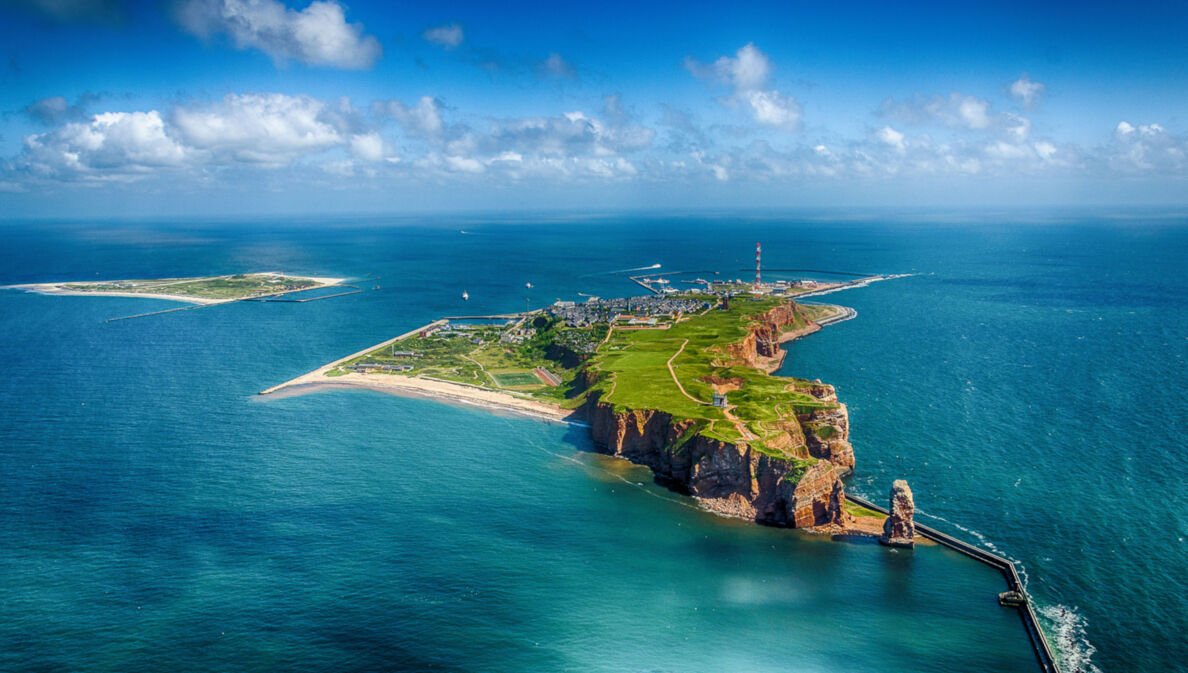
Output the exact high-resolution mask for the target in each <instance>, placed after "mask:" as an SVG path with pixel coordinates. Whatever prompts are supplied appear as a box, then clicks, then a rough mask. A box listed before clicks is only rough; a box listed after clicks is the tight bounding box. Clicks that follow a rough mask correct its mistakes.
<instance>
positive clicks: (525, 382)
mask: <svg viewBox="0 0 1188 673" xmlns="http://www.w3.org/2000/svg"><path fill="white" fill-rule="evenodd" d="M491 377H492V378H494V379H495V383H498V384H499V385H500V386H502V387H504V388H513V387H515V386H539V385H541V382H540V379H539V378H537V376H536V374H533V373H532V372H501V373H498V374H495V373H492V374H491Z"/></svg>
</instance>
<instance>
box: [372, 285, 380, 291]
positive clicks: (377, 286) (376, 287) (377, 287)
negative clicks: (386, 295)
mask: <svg viewBox="0 0 1188 673" xmlns="http://www.w3.org/2000/svg"><path fill="white" fill-rule="evenodd" d="M371 289H373V290H378V289H380V286H379V285H376V286H375V287H373V288H371Z"/></svg>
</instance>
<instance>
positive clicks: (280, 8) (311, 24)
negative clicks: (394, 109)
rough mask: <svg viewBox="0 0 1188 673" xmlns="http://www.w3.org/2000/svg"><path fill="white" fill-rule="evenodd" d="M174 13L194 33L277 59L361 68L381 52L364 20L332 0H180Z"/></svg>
mask: <svg viewBox="0 0 1188 673" xmlns="http://www.w3.org/2000/svg"><path fill="white" fill-rule="evenodd" d="M178 19H179V21H180V23H181V25H182V27H183V28H185V29H186V30H187V31H189V32H191V33H193V34H194V35H197V36H199V37H202V38H210V37H213V36H215V35H219V34H223V35H227V36H228V37H229V38H230V39H231V41H232V42H233V43H234V44H235V46H236V47H237V48H239V49H259V50H260V51H262V52H264V53H266V54H268V55H269V56H271V57H272V58H273V59H274V60H276V61H278V62H284V61H287V60H289V59H292V60H297V61H301V62H302V63H306V64H308V65H319V66H329V67H335V68H348V69H365V68H370V67H371V65H372V64H373V63H375V60H376V59H378V58H379V57H380V55H381V54H382V53H383V49H382V48H381V47H380V43H379V41H378V40H376V39H375V38H374V37H373V36H370V35H364V34H363V26H362V24H358V23H347V21H346V11H345V10H344V9H343V7H342V5H340V4H338V3H337V2H336V1H335V0H316V1H315V2H312V3H310V4H309V6H308V7H306V8H305V9H303V10H301V11H295V10H292V9H289V8H288V7H286V6H285V5H283V4H281V3H280V2H277V0H184V2H183V3H182V4H181V5H180V7H179V9H178Z"/></svg>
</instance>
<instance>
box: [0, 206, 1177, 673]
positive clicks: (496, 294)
mask: <svg viewBox="0 0 1188 673" xmlns="http://www.w3.org/2000/svg"><path fill="white" fill-rule="evenodd" d="M756 241H761V242H762V243H763V250H764V261H765V265H766V266H768V267H770V268H813V269H825V270H842V271H856V272H864V273H911V274H914V275H913V276H911V277H908V278H902V279H898V280H893V281H887V282H882V283H877V284H874V285H872V286H870V287H867V288H864V289H857V290H852V291H847V292H844V293H839V294H835V295H831V296H830V297H828V300H829V301H833V302H836V303H842V304H845V305H848V306H852V307H854V308H856V309H857V311H858V317H857V318H856V319H854V320H851V321H848V322H845V323H841V324H838V325H836V326H832V327H829V328H827V329H826V330H824V331H823V332H821V333H819V334H816V335H812V336H810V337H808V338H806V339H803V340H801V341H798V342H795V343H794V344H791V345H790V347H789V350H790V353H789V356H788V358H787V360H786V364H785V367H784V370H783V372H782V373H784V374H787V375H795V376H803V377H809V378H821V379H822V380H824V381H827V382H830V383H833V384H834V385H835V386H836V387H837V390H838V393H839V395H840V397H841V399H842V401H844V402H846V403H847V404H848V405H849V407H850V414H851V423H852V440H853V443H854V448H855V452H856V454H857V460H858V464H857V470H856V472H855V474H854V475H853V476H852V477H851V478H850V479H849V489H850V490H852V491H853V492H856V493H860V494H863V495H866V496H868V497H871V498H873V499H876V500H878V501H883V500H884V499H885V498H886V493H887V490H888V489H889V487H890V484H891V481H892V480H893V479H896V478H906V479H908V480H909V482H910V484H911V486H912V489H913V491H914V492H915V497H916V504H917V507H918V508H919V511H920V514H919V516H920V520H921V521H922V522H924V523H928V524H930V525H933V526H935V527H937V528H940V529H942V530H945V531H947V532H950V533H953V534H954V535H957V536H958V537H961V538H962V539H965V540H968V541H970V542H973V543H975V544H979V545H982V546H984V547H986V548H988V549H992V550H994V551H996V552H999V553H1001V554H1004V555H1006V556H1009V557H1010V558H1013V559H1016V560H1018V561H1019V562H1020V563H1021V564H1022V567H1023V569H1024V570H1025V572H1026V577H1027V585H1028V588H1029V590H1030V592H1031V593H1032V594H1033V596H1034V597H1035V599H1036V601H1037V603H1038V605H1039V607H1040V611H1041V613H1042V615H1043V617H1044V621H1045V627H1046V629H1047V630H1048V631H1049V634H1050V635H1051V637H1052V639H1053V642H1054V643H1055V644H1057V645H1058V646H1059V647H1060V649H1061V655H1062V657H1063V658H1064V664H1065V670H1066V671H1075V670H1084V671H1095V670H1100V671H1106V672H1109V673H1114V672H1124V671H1171V670H1188V664H1186V663H1185V662H1188V639H1186V638H1185V637H1184V634H1185V633H1188V543H1186V542H1185V537H1188V457H1186V456H1185V446H1186V444H1188V440H1186V439H1185V435H1186V432H1188V422H1186V419H1188V383H1186V381H1188V376H1186V375H1188V367H1186V365H1185V361H1186V358H1188V276H1186V275H1185V271H1186V267H1188V218H1185V217H1175V216H1167V215H1162V214H1159V213H1149V212H1144V213H1131V214H1127V215H1121V216H1115V217H1109V218H1106V217H1094V216H1088V215H1075V214H1069V213H1061V212H1047V213H1039V214H1034V215H1020V214H1017V213H1014V214H1005V215H982V214H973V213H947V214H946V213H905V212H898V213H890V214H883V213H875V212H865V213H861V214H859V215H848V216H844V215H841V214H837V213H798V214H787V213H785V214H779V213H775V214H772V213H766V214H755V213H751V214H713V215H696V216H694V215H684V214H677V215H671V216H668V215H658V214H654V213H653V214H613V215H600V216H589V217H560V216H558V217H543V216H541V217H533V218H515V217H511V216H506V215H504V216H491V217H477V216H475V217H423V218H378V217H374V218H354V219H325V220H320V219H314V218H306V219H301V220H295V221H280V220H242V221H234V220H221V221H181V222H174V221H94V222H88V221H75V222H36V223H6V224H0V249H2V252H3V254H2V255H0V284H14V283H29V282H39V281H62V280H88V279H121V278H152V277H176V276H198V275H208V274H225V273H239V272H246V271H270V270H282V271H285V272H289V273H294V274H310V275H330V276H343V277H351V278H365V277H366V278H367V280H365V281H363V282H362V283H361V286H362V287H364V288H366V290H367V291H366V292H363V293H360V294H355V295H351V296H346V297H338V298H335V299H328V300H324V301H316V302H310V303H304V304H285V303H250V302H249V303H238V304H231V305H224V306H215V307H209V308H201V309H196V310H189V311H179V312H174V313H169V314H164V315H158V316H152V317H148V318H139V319H134V320H125V321H119V322H113V323H105V322H104V320H106V319H108V318H112V317H117V316H122V315H129V314H134V313H141V312H145V311H150V310H155V309H161V308H170V307H173V306H177V305H178V304H176V303H173V302H168V301H160V300H153V299H135V298H114V297H58V296H43V295H36V294H29V293H24V292H17V291H0V371H2V372H3V376H2V377H0V408H2V409H3V413H2V414H0V670H3V671H113V672H114V671H119V672H121V673H123V672H138V671H168V670H174V671H219V672H224V671H227V672H232V671H325V672H334V673H339V672H345V671H379V670H388V671H430V670H436V671H499V672H508V673H512V672H516V673H520V672H525V671H574V672H582V673H585V672H600V671H620V672H637V671H639V672H643V671H647V672H652V671H655V672H674V673H696V672H705V673H721V672H732V671H806V672H808V671H812V672H815V671H847V672H866V671H870V672H875V671H878V672H884V671H938V672H939V671H1033V670H1037V669H1036V665H1035V660H1034V658H1033V655H1032V653H1031V650H1030V646H1029V644H1028V641H1027V637H1026V634H1025V632H1024V630H1023V626H1022V624H1021V622H1020V620H1019V618H1018V617H1017V616H1016V614H1015V613H1014V612H1012V611H1009V610H1006V609H1003V608H1000V607H999V606H998V605H997V603H996V601H995V596H996V594H997V592H999V591H1002V590H1003V589H1004V588H1005V585H1004V583H1003V580H1002V578H1001V576H1000V575H998V574H997V573H996V572H994V571H992V570H990V569H989V568H986V567H984V566H982V565H980V564H978V563H976V562H973V561H971V560H969V559H967V558H965V557H963V556H960V555H958V554H955V553H953V552H950V551H947V550H945V549H942V548H938V547H935V546H933V547H918V548H917V549H915V550H914V551H910V552H909V551H892V550H889V549H887V548H883V547H880V546H878V545H876V544H868V543H854V542H836V541H831V540H829V539H827V538H824V537H820V536H814V535H810V534H805V533H801V532H798V531H788V530H780V529H773V528H764V527H759V526H755V525H750V524H747V523H745V522H740V521H735V520H727V519H722V518H717V517H714V516H712V515H709V514H707V513H704V512H702V511H700V510H698V509H697V508H695V507H694V506H692V503H691V502H690V501H689V500H688V499H685V498H682V497H680V496H678V495H676V494H673V493H671V492H669V491H667V490H665V489H663V488H661V487H660V486H657V485H654V484H653V483H652V481H651V479H650V477H649V473H648V471H647V470H646V469H642V468H638V467H635V466H632V465H630V464H627V463H625V462H622V461H618V460H614V459H610V458H607V457H605V456H601V455H598V454H596V453H594V452H592V450H591V449H592V447H591V445H590V442H589V440H588V439H587V437H586V431H585V429H583V428H581V427H577V426H568V425H564V424H560V423H550V422H543V421H538V420H533V419H528V418H523V417H519V416H516V415H512V414H500V413H491V412H488V411H485V410H481V409H477V408H473V407H467V406H463V405H458V404H448V403H442V402H437V401H433V400H428V399H423V398H414V397H401V396H396V395H389V394H383V393H375V392H365V391H342V390H339V391H322V392H316V393H312V394H307V395H300V396H291V397H276V398H274V397H267V398H262V397H259V396H257V395H256V394H255V393H256V392H257V391H259V390H261V389H262V388H265V387H268V386H271V385H274V384H276V383H280V382H282V381H284V380H287V379H289V378H292V377H294V376H296V375H299V374H301V373H304V372H306V371H309V370H311V369H313V368H315V367H317V366H319V365H321V364H323V363H325V362H327V361H329V360H331V359H334V358H337V357H340V356H342V355H345V354H347V353H350V352H354V351H356V350H359V349H361V348H363V347H365V346H367V345H370V344H373V343H376V342H379V341H381V340H384V339H386V338H388V337H391V336H393V335H395V334H398V333H400V332H403V331H407V330H408V329H411V328H413V327H415V326H418V325H421V324H424V323H426V322H428V321H429V320H431V319H434V318H436V317H438V316H440V315H443V314H451V313H458V312H459V311H460V310H464V311H466V312H475V313H486V312H502V311H509V310H519V309H522V308H523V306H524V304H525V293H526V292H527V293H529V294H528V297H527V299H528V301H529V302H530V303H531V304H533V305H537V306H539V305H541V304H544V303H548V302H552V301H554V300H556V299H558V298H561V299H579V300H580V299H581V295H579V293H585V294H594V295H600V296H603V297H610V296H625V295H630V294H636V293H637V292H636V291H637V290H638V289H639V288H638V287H637V286H635V285H634V284H632V283H631V282H630V281H629V280H627V279H626V277H625V276H624V275H616V274H613V273H608V272H612V271H615V270H620V269H626V268H630V267H640V266H645V265H650V264H653V263H660V264H662V265H663V270H665V271H675V270H698V271H701V270H718V271H721V272H723V273H724V274H727V275H730V276H735V275H737V276H740V277H746V276H747V272H745V271H742V269H746V268H748V267H751V266H753V257H752V255H753V251H754V245H755V242H756ZM796 275H798V274H792V273H786V274H780V273H774V272H772V273H769V274H768V277H769V278H772V279H775V278H779V277H795V276H796ZM377 277H378V279H376V278H377ZM819 277H820V276H819ZM527 282H531V283H532V284H533V285H534V287H533V288H532V289H531V290H526V288H525V283H527ZM376 284H379V285H380V286H381V289H379V290H374V289H372V288H373V287H374V285H376ZM464 290H465V291H467V292H468V293H469V296H470V301H469V302H468V303H465V304H464V303H463V302H462V299H461V296H460V295H461V293H462V292H463V291H464Z"/></svg>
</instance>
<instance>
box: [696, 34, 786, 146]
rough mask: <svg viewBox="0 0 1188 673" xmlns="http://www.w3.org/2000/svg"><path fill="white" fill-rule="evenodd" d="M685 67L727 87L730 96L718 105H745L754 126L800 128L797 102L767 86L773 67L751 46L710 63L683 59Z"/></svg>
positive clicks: (766, 58) (700, 76)
mask: <svg viewBox="0 0 1188 673" xmlns="http://www.w3.org/2000/svg"><path fill="white" fill-rule="evenodd" d="M685 68H686V69H687V70H688V71H689V72H691V73H693V75H694V76H695V77H698V78H700V79H707V80H711V81H715V82H718V83H719V84H724V85H726V86H729V87H730V88H731V89H732V90H733V94H732V95H731V96H729V97H728V98H725V99H722V100H721V102H722V103H723V104H725V105H728V106H735V105H738V104H739V103H740V102H741V103H743V104H745V105H746V107H747V108H749V109H750V113H751V117H752V119H754V120H755V121H756V122H757V123H759V124H761V125H763V126H770V127H774V128H780V129H784V130H787V131H792V130H795V129H797V128H798V127H799V124H800V117H801V114H802V112H803V110H802V108H801V106H800V102H799V101H797V100H796V99H795V98H793V97H791V96H785V95H783V94H781V93H780V92H779V91H778V90H776V89H773V88H770V87H769V86H768V81H769V80H770V78H771V73H772V71H773V70H774V69H775V68H774V66H772V64H771V59H769V58H768V57H767V55H766V54H764V53H763V52H762V51H760V50H759V48H758V47H756V46H755V45H754V44H753V43H747V44H746V45H744V46H742V47H740V48H739V49H738V51H736V52H735V53H734V56H721V57H719V58H718V59H717V60H716V61H714V62H713V63H710V64H703V63H699V62H698V61H696V60H694V59H692V58H686V59H685Z"/></svg>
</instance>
